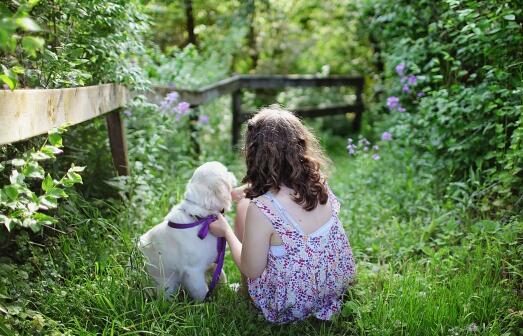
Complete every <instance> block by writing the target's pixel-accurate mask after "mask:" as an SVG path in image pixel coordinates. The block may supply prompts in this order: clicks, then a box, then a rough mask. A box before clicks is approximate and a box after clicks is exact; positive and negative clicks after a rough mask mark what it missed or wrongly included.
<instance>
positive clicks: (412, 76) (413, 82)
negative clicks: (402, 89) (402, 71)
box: [407, 75, 418, 85]
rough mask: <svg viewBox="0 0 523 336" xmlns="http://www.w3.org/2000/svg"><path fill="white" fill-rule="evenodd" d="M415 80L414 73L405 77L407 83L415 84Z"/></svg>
mask: <svg viewBox="0 0 523 336" xmlns="http://www.w3.org/2000/svg"><path fill="white" fill-rule="evenodd" d="M417 80H418V79H417V77H416V76H414V75H410V76H409V77H407V83H409V85H416V82H417Z"/></svg>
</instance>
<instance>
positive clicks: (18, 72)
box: [11, 65, 25, 75]
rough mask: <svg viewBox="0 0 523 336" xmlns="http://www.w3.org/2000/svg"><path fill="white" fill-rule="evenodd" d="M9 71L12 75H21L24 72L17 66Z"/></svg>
mask: <svg viewBox="0 0 523 336" xmlns="http://www.w3.org/2000/svg"><path fill="white" fill-rule="evenodd" d="M11 71H12V72H13V73H14V74H17V75H21V74H23V73H24V72H25V69H24V68H23V67H21V66H19V65H15V66H14V67H12V68H11Z"/></svg>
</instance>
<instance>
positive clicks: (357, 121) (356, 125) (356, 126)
mask: <svg viewBox="0 0 523 336" xmlns="http://www.w3.org/2000/svg"><path fill="white" fill-rule="evenodd" d="M362 95H363V83H362V84H360V85H358V86H356V106H357V109H356V115H355V116H354V121H353V123H352V131H353V132H359V131H360V130H361V119H362V114H363V99H362Z"/></svg>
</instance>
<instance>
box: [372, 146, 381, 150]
mask: <svg viewBox="0 0 523 336" xmlns="http://www.w3.org/2000/svg"><path fill="white" fill-rule="evenodd" d="M372 149H374V150H375V151H377V150H379V149H380V147H379V146H378V145H374V146H372Z"/></svg>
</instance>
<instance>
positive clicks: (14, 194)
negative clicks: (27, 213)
mask: <svg viewBox="0 0 523 336" xmlns="http://www.w3.org/2000/svg"><path fill="white" fill-rule="evenodd" d="M2 191H3V192H4V194H5V195H6V196H7V198H8V199H9V200H11V201H16V200H17V199H18V190H17V189H16V188H15V187H14V186H12V185H7V186H5V187H4V188H3V189H2Z"/></svg>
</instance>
